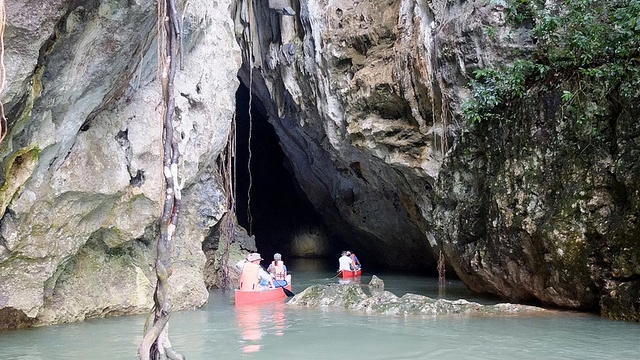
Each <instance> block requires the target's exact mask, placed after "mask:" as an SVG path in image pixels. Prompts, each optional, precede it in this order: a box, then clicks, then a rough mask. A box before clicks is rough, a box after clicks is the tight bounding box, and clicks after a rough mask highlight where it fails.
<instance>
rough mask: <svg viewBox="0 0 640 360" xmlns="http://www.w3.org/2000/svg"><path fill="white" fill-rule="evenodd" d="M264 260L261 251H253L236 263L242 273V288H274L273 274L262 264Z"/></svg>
mask: <svg viewBox="0 0 640 360" xmlns="http://www.w3.org/2000/svg"><path fill="white" fill-rule="evenodd" d="M260 260H263V259H262V257H261V256H260V254H259V253H251V254H249V255H247V257H246V258H245V259H244V260H241V261H240V262H238V263H237V264H236V267H237V268H238V269H239V270H240V271H242V273H241V274H240V290H249V291H260V290H266V289H269V288H273V287H274V286H273V280H272V277H271V274H269V273H268V272H267V271H265V270H264V269H263V268H262V266H260Z"/></svg>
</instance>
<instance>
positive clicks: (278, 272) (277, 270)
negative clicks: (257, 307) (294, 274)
mask: <svg viewBox="0 0 640 360" xmlns="http://www.w3.org/2000/svg"><path fill="white" fill-rule="evenodd" d="M267 271H268V272H269V273H271V275H272V276H273V279H274V280H273V285H275V287H285V286H287V285H289V283H291V275H289V274H287V266H286V265H285V264H284V262H282V255H280V254H279V253H275V254H273V261H272V262H271V264H269V267H268V268H267Z"/></svg>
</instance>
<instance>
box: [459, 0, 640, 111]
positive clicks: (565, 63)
mask: <svg viewBox="0 0 640 360" xmlns="http://www.w3.org/2000/svg"><path fill="white" fill-rule="evenodd" d="M547 4H549V5H548V6H547V7H546V8H545V7H543V6H542V5H541V4H539V3H534V2H533V1H531V0H507V4H506V6H507V10H506V14H507V19H508V20H509V21H510V23H511V24H513V25H521V24H522V22H523V21H527V20H528V19H529V18H530V19H531V20H532V21H533V23H534V26H533V29H532V32H533V36H534V37H535V40H536V44H537V46H536V49H535V50H534V51H533V52H532V53H531V54H529V55H527V56H526V57H525V58H523V59H521V60H517V61H515V62H513V64H510V65H506V66H505V65H500V64H494V65H492V66H490V67H487V68H484V69H480V70H477V71H476V72H474V79H472V80H471V81H470V84H469V85H470V87H471V93H472V99H471V100H469V101H467V102H466V103H464V104H463V110H464V115H465V117H466V118H467V119H468V120H470V121H472V122H477V121H481V120H483V119H491V118H494V117H496V115H497V114H499V113H500V110H501V108H502V107H504V106H508V104H509V102H510V101H512V100H514V99H517V98H521V97H522V96H523V94H525V93H526V92H527V91H528V90H529V89H531V88H532V87H535V86H539V85H544V84H546V83H550V81H549V77H548V76H547V75H550V74H553V75H554V77H558V76H560V78H562V77H564V78H569V77H572V78H573V79H577V80H578V82H579V83H580V88H581V92H582V93H589V94H590V96H594V97H604V96H608V95H611V94H612V93H615V95H616V96H620V97H622V98H625V99H626V100H628V101H630V102H633V101H634V100H637V98H638V97H640V0H564V1H559V3H558V4H556V5H555V6H554V5H552V4H550V3H547ZM574 96H575V94H574V93H573V92H570V91H566V90H565V91H564V93H563V95H562V100H563V102H569V101H571V100H572V99H573V98H574Z"/></svg>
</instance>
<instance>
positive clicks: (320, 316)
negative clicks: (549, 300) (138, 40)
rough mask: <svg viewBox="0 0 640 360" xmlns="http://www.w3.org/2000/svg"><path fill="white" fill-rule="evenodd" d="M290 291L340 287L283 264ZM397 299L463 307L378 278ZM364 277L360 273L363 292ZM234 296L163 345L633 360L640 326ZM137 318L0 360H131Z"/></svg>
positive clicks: (432, 284) (307, 354)
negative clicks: (414, 297) (381, 311)
mask: <svg viewBox="0 0 640 360" xmlns="http://www.w3.org/2000/svg"><path fill="white" fill-rule="evenodd" d="M290 269H291V270H292V273H293V276H294V280H293V281H294V285H293V291H294V292H300V291H302V290H303V289H305V288H306V287H307V286H309V285H312V284H318V283H337V282H338V279H336V278H331V275H333V274H332V273H331V272H330V271H327V270H326V268H325V267H322V266H317V264H315V263H314V262H298V263H292V264H291V265H290ZM377 275H378V276H379V277H380V278H382V279H383V280H384V281H385V289H386V290H389V291H391V292H393V293H395V294H396V295H399V296H400V295H402V294H404V293H405V292H413V293H418V294H423V295H428V296H431V297H436V298H437V297H443V298H449V299H458V298H466V299H468V300H472V301H479V302H483V303H494V302H495V299H487V298H481V297H476V296H474V295H473V294H472V293H470V292H468V290H466V288H465V287H464V286H463V285H462V284H460V283H459V282H456V281H449V282H448V284H447V286H446V289H445V292H439V291H438V290H439V289H438V286H437V283H436V281H437V279H433V278H424V277H418V276H414V277H412V276H401V275H393V274H377ZM370 278H371V274H367V273H366V271H365V274H364V276H363V277H362V283H365V284H366V283H367V282H368V281H369V279H370ZM232 296H233V295H232V294H229V293H227V294H223V293H222V292H221V291H212V292H211V296H210V299H209V303H208V304H207V305H205V306H204V307H203V308H201V309H198V310H194V311H183V312H175V313H173V314H172V316H171V321H170V331H169V333H170V339H171V341H172V343H173V346H174V348H175V349H176V350H178V351H179V352H181V353H182V354H183V355H185V356H186V358H187V359H189V360H197V359H343V358H349V359H355V360H360V359H364V360H375V359H389V360H396V359H398V360H400V359H407V360H408V359H496V360H499V359H598V360H600V359H639V358H640V341H639V340H640V325H639V324H636V323H625V322H618V321H610V320H605V319H602V318H600V317H598V316H596V315H592V314H578V313H573V312H562V313H558V314H557V315H553V316H534V317H462V316H440V317H416V316H409V317H405V316H378V315H365V314H362V313H356V312H349V311H344V310H336V309H307V308H295V307H291V306H287V305H286V304H284V303H275V304H269V305H263V306H257V307H243V308H239V309H236V307H235V306H234V305H233V298H232ZM144 321H145V317H144V316H129V317H118V318H108V319H96V320H89V321H84V322H81V323H74V324H65V325H58V326H49V327H41V328H34V329H27V330H18V331H5V332H0V359H21V360H41V359H136V358H137V356H136V349H137V347H138V345H139V343H140V340H141V338H142V328H143V326H144Z"/></svg>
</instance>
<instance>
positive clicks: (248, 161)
mask: <svg viewBox="0 0 640 360" xmlns="http://www.w3.org/2000/svg"><path fill="white" fill-rule="evenodd" d="M248 3H249V19H248V22H249V23H248V25H249V32H248V34H249V35H248V39H247V40H248V41H247V43H248V44H249V46H248V47H249V141H248V143H247V147H248V150H249V159H248V160H247V171H248V173H249V188H248V189H247V224H248V227H249V229H247V231H248V233H249V236H251V234H252V233H253V230H252V227H253V224H252V223H253V221H252V220H253V219H252V218H251V186H252V185H253V177H252V175H251V155H252V153H251V136H252V130H253V129H252V128H253V118H252V115H251V105H252V103H253V34H252V32H253V28H252V26H251V19H253V1H252V0H249V1H248Z"/></svg>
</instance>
